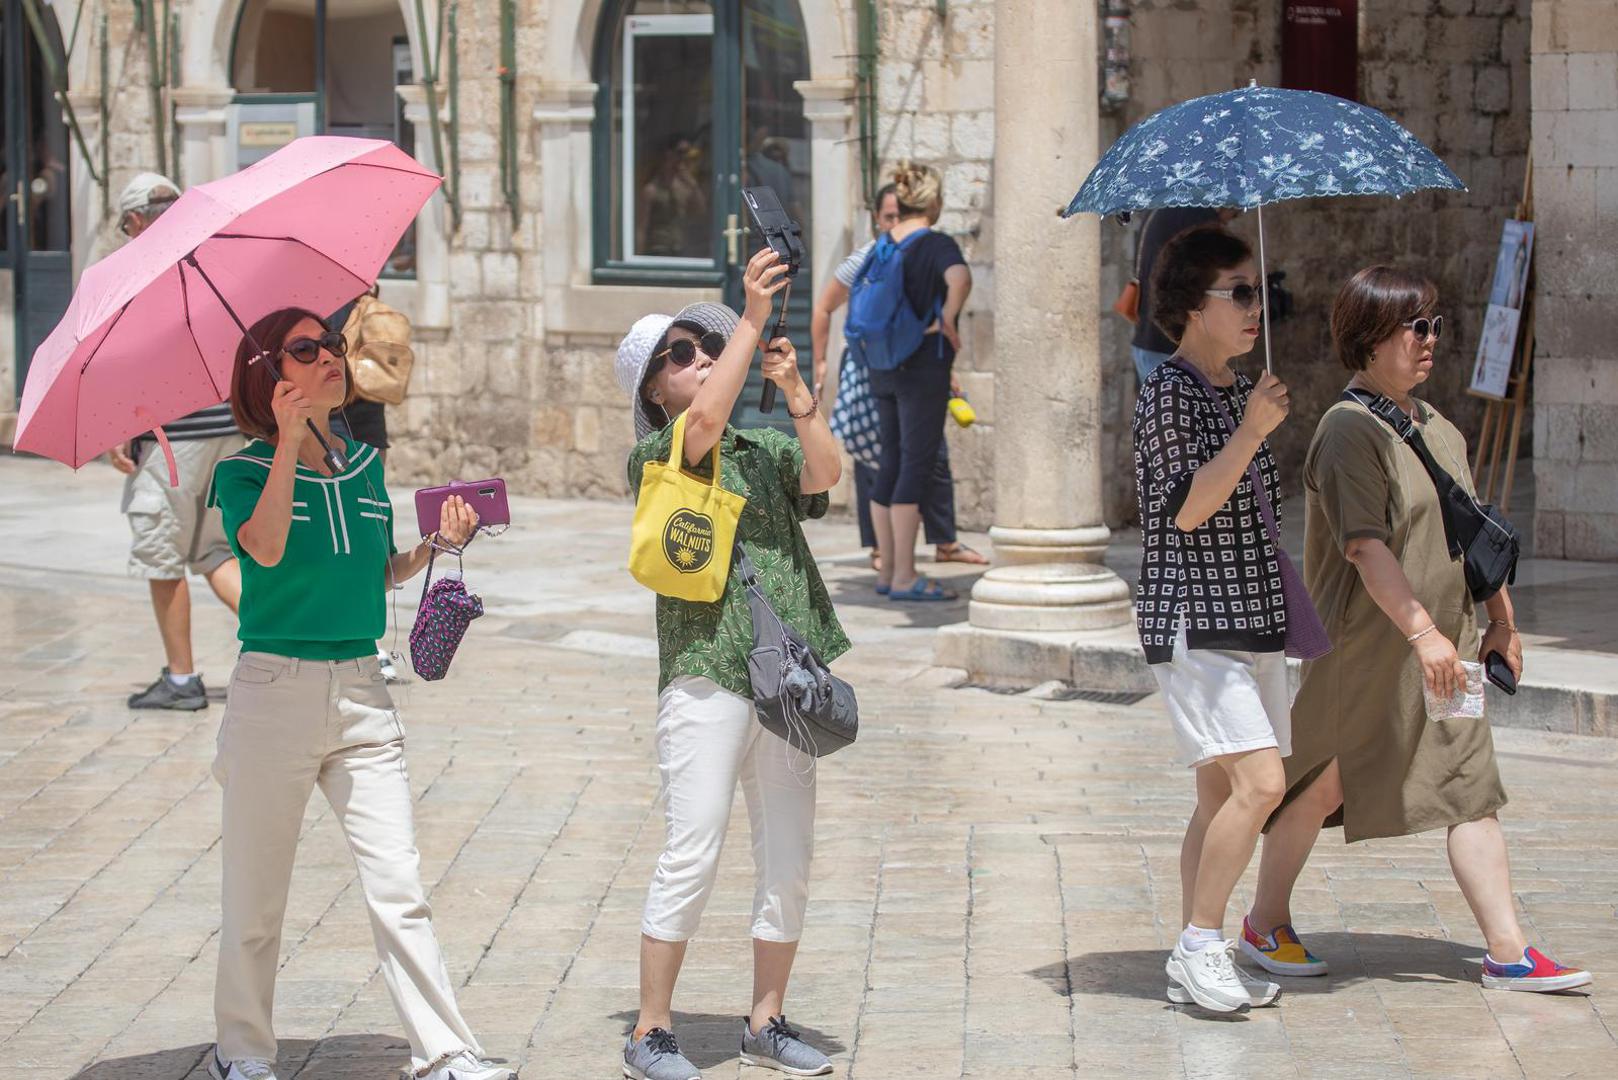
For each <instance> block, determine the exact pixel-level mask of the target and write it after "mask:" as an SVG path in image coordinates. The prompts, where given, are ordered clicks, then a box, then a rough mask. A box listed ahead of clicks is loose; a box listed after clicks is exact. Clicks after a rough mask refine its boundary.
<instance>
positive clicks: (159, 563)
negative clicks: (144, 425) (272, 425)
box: [119, 435, 245, 581]
mask: <svg viewBox="0 0 1618 1080" xmlns="http://www.w3.org/2000/svg"><path fill="white" fill-rule="evenodd" d="M170 445H172V446H173V447H174V464H175V467H176V469H177V470H178V471H179V474H180V486H179V487H171V486H169V466H168V459H167V458H165V457H164V456H163V448H162V447H160V446H158V445H157V444H156V443H152V444H149V445H147V446H146V447H145V448H144V449H143V450H142V453H141V461H140V467H139V468H138V469H136V470H135V472H134V473H133V474H132V475H131V476H130V477H129V478H128V479H127V480H125V481H124V498H123V503H122V505H121V506H120V507H119V509H121V510H122V511H123V512H124V513H125V514H127V515H128V516H129V531H130V532H131V533H133V534H134V543H133V544H131V545H130V548H129V574H130V576H131V577H137V578H145V579H146V580H147V581H178V580H180V579H181V578H183V577H185V574H186V571H187V570H190V571H191V572H192V573H194V574H204V575H206V574H211V573H213V572H214V571H215V570H217V569H219V567H220V566H221V565H223V564H224V563H225V562H227V561H228V560H230V559H233V558H235V555H234V554H233V553H232V552H231V550H230V544H229V542H228V541H226V539H225V524H224V521H223V520H222V519H221V518H220V516H219V511H218V510H211V509H209V508H208V485H209V484H211V483H212V482H213V467H214V466H215V465H216V464H218V463H219V461H220V460H221V459H223V458H226V457H229V456H230V455H231V454H234V453H235V452H236V451H238V450H240V449H241V448H242V446H243V445H245V444H244V443H243V441H242V438H241V436H239V435H222V436H220V437H218V438H216V439H188V440H185V441H181V442H175V443H171V444H170Z"/></svg>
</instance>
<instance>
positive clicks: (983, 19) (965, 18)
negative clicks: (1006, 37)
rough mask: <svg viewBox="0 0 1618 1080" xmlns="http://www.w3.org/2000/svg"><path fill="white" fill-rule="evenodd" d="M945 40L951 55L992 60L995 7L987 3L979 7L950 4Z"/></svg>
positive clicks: (948, 53)
mask: <svg viewBox="0 0 1618 1080" xmlns="http://www.w3.org/2000/svg"><path fill="white" fill-rule="evenodd" d="M934 10H936V8H935V9H934ZM944 41H945V46H946V53H947V55H949V56H955V57H961V58H970V59H973V60H990V61H992V60H993V59H994V8H993V7H992V6H990V5H987V4H985V5H983V6H982V7H977V8H960V7H956V6H955V5H953V4H952V5H950V13H949V23H948V25H947V27H946V33H945V36H944Z"/></svg>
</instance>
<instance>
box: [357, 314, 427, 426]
mask: <svg viewBox="0 0 1618 1080" xmlns="http://www.w3.org/2000/svg"><path fill="white" fill-rule="evenodd" d="M343 337H344V338H345V339H346V340H347V341H348V363H349V367H350V368H351V369H352V370H353V372H354V389H355V392H356V394H357V396H358V397H361V398H363V399H365V400H366V401H379V402H381V403H382V404H384V405H400V404H403V403H404V399H405V392H406V391H407V390H408V389H409V388H410V369H411V368H412V367H413V366H415V362H416V354H415V352H414V351H413V350H412V349H411V348H410V320H409V319H407V318H406V317H405V316H404V315H403V314H401V313H399V312H397V311H395V310H394V309H393V308H391V307H389V306H388V305H386V304H384V303H383V302H382V301H380V300H378V299H377V298H376V297H374V296H362V297H360V299H359V301H358V302H357V303H356V304H355V305H354V310H353V311H352V312H350V313H349V316H348V322H347V323H345V324H344V325H343Z"/></svg>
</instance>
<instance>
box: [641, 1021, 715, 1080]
mask: <svg viewBox="0 0 1618 1080" xmlns="http://www.w3.org/2000/svg"><path fill="white" fill-rule="evenodd" d="M624 1075H625V1076H627V1077H629V1080H702V1074H701V1073H700V1072H698V1071H697V1067H696V1066H695V1065H693V1064H691V1063H690V1062H689V1061H687V1060H686V1059H685V1055H684V1054H682V1053H680V1044H679V1043H678V1042H677V1041H676V1040H675V1038H674V1032H672V1031H667V1030H665V1029H663V1028H653V1029H652V1030H650V1031H648V1032H647V1033H646V1034H645V1035H643V1036H641V1038H640V1039H639V1040H637V1039H636V1038H635V1033H634V1032H633V1031H632V1032H630V1033H629V1038H627V1039H625V1040H624Z"/></svg>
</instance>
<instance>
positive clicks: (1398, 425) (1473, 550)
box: [1343, 390, 1522, 604]
mask: <svg viewBox="0 0 1618 1080" xmlns="http://www.w3.org/2000/svg"><path fill="white" fill-rule="evenodd" d="M1343 400H1344V401H1355V402H1358V403H1359V404H1361V405H1364V406H1365V407H1366V408H1367V409H1369V410H1370V411H1371V415H1373V416H1375V417H1377V418H1378V419H1380V420H1382V421H1383V422H1385V423H1386V424H1387V425H1388V426H1389V427H1391V428H1393V431H1394V434H1396V435H1398V436H1399V438H1400V439H1402V440H1404V442H1406V443H1407V444H1409V446H1410V449H1412V450H1414V451H1415V452H1416V457H1417V458H1418V459H1420V461H1421V464H1422V468H1424V469H1426V470H1427V475H1428V476H1429V477H1431V478H1432V481H1433V486H1434V487H1435V488H1437V489H1438V505H1439V509H1440V510H1441V511H1442V512H1443V515H1444V539H1445V540H1446V541H1447V542H1448V543H1449V557H1450V558H1451V559H1460V560H1461V561H1462V563H1463V564H1464V566H1465V568H1466V588H1467V591H1468V592H1470V593H1471V594H1472V599H1473V601H1475V602H1476V603H1480V604H1481V603H1483V601H1485V600H1487V599H1489V598H1490V597H1491V596H1493V595H1494V594H1495V593H1497V592H1499V591H1500V590H1501V589H1502V588H1504V587H1505V586H1507V585H1511V584H1515V583H1516V581H1517V559H1518V557H1519V556H1520V555H1521V553H1522V541H1521V538H1520V537H1519V536H1518V534H1517V529H1516V527H1515V526H1513V525H1512V524H1511V522H1510V521H1508V520H1506V516H1505V515H1504V514H1502V513H1501V512H1500V511H1499V510H1497V509H1496V508H1495V507H1494V506H1492V505H1490V504H1488V503H1480V502H1478V501H1477V500H1476V499H1475V498H1473V497H1472V494H1471V492H1469V491H1467V490H1466V488H1465V487H1463V486H1462V485H1461V484H1459V483H1456V481H1455V478H1454V477H1453V476H1451V475H1450V474H1449V473H1447V472H1445V471H1444V468H1443V466H1441V465H1439V464H1438V462H1437V461H1435V460H1433V455H1432V451H1431V450H1429V449H1427V442H1426V440H1425V439H1423V438H1422V437H1421V431H1420V430H1419V429H1418V428H1417V427H1416V423H1415V421H1414V420H1412V419H1411V418H1410V417H1409V416H1407V415H1406V414H1405V411H1404V410H1403V409H1401V408H1399V406H1397V405H1395V404H1394V403H1393V402H1392V401H1390V400H1388V399H1387V398H1386V397H1383V396H1382V395H1380V394H1373V393H1370V392H1369V391H1366V390H1344V391H1343Z"/></svg>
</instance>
